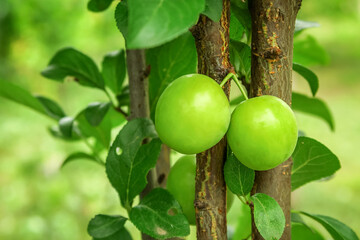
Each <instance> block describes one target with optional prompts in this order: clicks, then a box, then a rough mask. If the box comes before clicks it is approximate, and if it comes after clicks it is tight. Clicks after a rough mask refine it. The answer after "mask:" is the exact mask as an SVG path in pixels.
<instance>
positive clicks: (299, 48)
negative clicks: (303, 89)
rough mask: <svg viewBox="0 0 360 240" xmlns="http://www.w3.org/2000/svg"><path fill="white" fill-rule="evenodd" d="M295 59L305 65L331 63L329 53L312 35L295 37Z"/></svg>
mask: <svg viewBox="0 0 360 240" xmlns="http://www.w3.org/2000/svg"><path fill="white" fill-rule="evenodd" d="M293 61H294V62H296V63H299V64H302V65H305V66H312V65H325V64H328V63H329V55H328V54H327V52H326V51H325V49H324V48H323V47H322V46H321V45H320V44H319V43H318V42H317V40H316V39H315V38H314V37H312V36H306V37H303V38H295V39H294V58H293Z"/></svg>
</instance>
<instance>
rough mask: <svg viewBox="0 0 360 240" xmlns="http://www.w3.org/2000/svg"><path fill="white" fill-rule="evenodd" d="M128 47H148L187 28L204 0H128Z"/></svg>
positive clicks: (198, 12)
mask: <svg viewBox="0 0 360 240" xmlns="http://www.w3.org/2000/svg"><path fill="white" fill-rule="evenodd" d="M128 9H129V10H128V11H129V21H128V33H127V34H126V35H125V39H126V43H127V48H128V49H138V48H151V47H156V46H159V45H161V44H163V43H166V42H168V41H171V40H172V39H175V38H176V37H178V36H180V35H181V34H183V33H185V32H187V31H188V29H189V28H190V27H191V26H193V25H194V24H195V23H196V22H197V20H198V18H199V14H200V13H201V12H202V11H203V10H204V9H205V0H197V1H188V0H177V1H173V0H152V1H144V0H131V1H128Z"/></svg>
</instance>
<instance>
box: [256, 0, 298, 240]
mask: <svg viewBox="0 0 360 240" xmlns="http://www.w3.org/2000/svg"><path fill="white" fill-rule="evenodd" d="M300 5H301V0H285V1H284V0H253V1H252V2H251V6H250V11H251V17H252V43H251V51H252V61H251V86H250V96H251V97H256V96H260V95H274V96H277V97H279V98H281V99H283V100H284V101H285V102H286V103H288V104H289V105H291V91H292V80H291V73H292V54H293V53H292V52H293V35H294V27H295V19H296V15H297V12H298V10H299V8H300ZM291 166H292V160H291V158H290V159H289V160H287V161H285V162H284V163H283V164H281V165H280V166H278V167H276V168H274V169H271V170H268V171H257V172H256V175H255V184H254V188H253V190H252V194H255V193H258V192H261V193H266V194H268V195H269V196H271V197H273V198H274V199H276V201H277V202H278V203H279V204H280V206H281V208H282V209H283V211H284V214H285V219H286V226H285V230H284V233H283V236H282V238H281V239H291V228H290V227H291V226H290V207H291ZM252 237H253V239H263V238H262V237H261V235H260V234H259V232H258V231H257V229H256V226H255V224H254V222H253V233H252Z"/></svg>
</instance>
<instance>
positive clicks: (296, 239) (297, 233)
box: [291, 222, 325, 240]
mask: <svg viewBox="0 0 360 240" xmlns="http://www.w3.org/2000/svg"><path fill="white" fill-rule="evenodd" d="M291 239H292V240H304V239H306V240H325V238H324V237H323V236H321V235H320V234H319V233H318V232H317V231H316V230H315V229H313V228H312V227H309V226H307V225H306V224H305V223H294V222H293V223H291Z"/></svg>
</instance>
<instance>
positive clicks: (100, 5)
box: [87, 0, 113, 12]
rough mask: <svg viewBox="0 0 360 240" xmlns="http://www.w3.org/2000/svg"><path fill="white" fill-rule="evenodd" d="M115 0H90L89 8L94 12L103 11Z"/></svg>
mask: <svg viewBox="0 0 360 240" xmlns="http://www.w3.org/2000/svg"><path fill="white" fill-rule="evenodd" d="M112 1H113V0H90V1H89V2H88V5H87V8H88V9H89V10H90V11H92V12H101V11H104V10H106V9H107V8H108V7H109V6H110V5H111V3H112Z"/></svg>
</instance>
